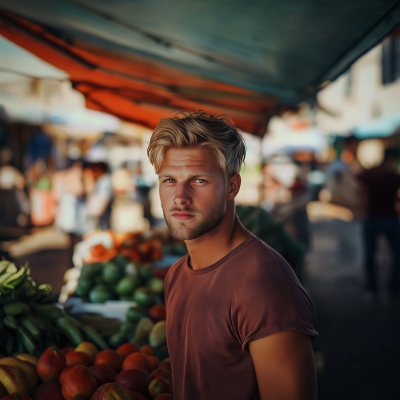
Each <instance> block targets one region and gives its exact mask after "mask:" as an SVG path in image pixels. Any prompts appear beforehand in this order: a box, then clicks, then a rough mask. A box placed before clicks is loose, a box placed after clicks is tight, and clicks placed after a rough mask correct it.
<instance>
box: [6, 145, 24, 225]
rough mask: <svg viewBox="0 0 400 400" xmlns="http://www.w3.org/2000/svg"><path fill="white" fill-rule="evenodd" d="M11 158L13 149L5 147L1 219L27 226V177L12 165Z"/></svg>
mask: <svg viewBox="0 0 400 400" xmlns="http://www.w3.org/2000/svg"><path fill="white" fill-rule="evenodd" d="M11 160H12V151H11V149H9V148H8V147H5V148H3V149H2V150H1V152H0V193H1V194H0V215H1V218H0V219H1V220H2V223H3V224H4V223H5V224H7V225H20V226H25V225H26V224H27V223H28V218H27V215H28V214H29V200H28V197H27V195H26V193H25V191H24V188H25V178H24V175H23V174H22V173H21V172H20V171H18V169H17V168H15V167H13V166H12V165H11Z"/></svg>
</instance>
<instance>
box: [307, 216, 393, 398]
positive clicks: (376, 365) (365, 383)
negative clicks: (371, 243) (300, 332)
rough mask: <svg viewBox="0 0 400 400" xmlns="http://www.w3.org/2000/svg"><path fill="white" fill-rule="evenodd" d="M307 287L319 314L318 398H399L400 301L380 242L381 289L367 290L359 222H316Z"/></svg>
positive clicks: (316, 350) (308, 263) (388, 254)
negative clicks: (392, 292)
mask: <svg viewBox="0 0 400 400" xmlns="http://www.w3.org/2000/svg"><path fill="white" fill-rule="evenodd" d="M311 232H312V233H311V234H312V236H311V249H310V251H309V253H308V254H307V257H306V265H305V267H304V271H303V285H304V287H305V288H306V290H307V292H308V293H309V294H310V296H311V298H312V300H313V302H314V305H315V307H316V310H317V321H318V331H319V333H320V336H319V338H318V339H317V340H316V342H315V344H314V351H315V353H316V354H317V359H318V364H319V368H318V370H319V374H318V399H319V400H333V399H335V400H337V399H340V400H347V399H349V400H350V399H351V400H358V399H360V400H361V399H362V400H375V399H376V400H378V399H379V400H383V399H388V400H389V399H395V398H399V396H400V394H399V385H398V381H397V379H399V372H400V367H399V356H400V302H399V301H398V300H397V301H395V302H394V301H392V300H391V299H390V297H389V294H388V291H387V290H386V286H387V285H388V277H389V272H390V266H391V264H390V261H391V256H390V252H389V249H388V247H387V245H386V242H385V241H384V240H383V239H382V240H381V238H380V240H379V252H378V255H377V260H378V265H379V278H380V290H379V294H378V296H377V297H376V298H372V297H371V296H369V294H368V293H366V292H365V291H364V284H365V277H364V273H363V272H364V271H363V243H362V240H361V224H360V222H358V221H353V222H350V223H345V222H341V221H333V222H326V223H320V224H313V225H312V228H311Z"/></svg>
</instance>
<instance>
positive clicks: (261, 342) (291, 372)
mask: <svg viewBox="0 0 400 400" xmlns="http://www.w3.org/2000/svg"><path fill="white" fill-rule="evenodd" d="M249 349H250V354H251V357H252V358H253V363H254V367H255V370H256V375H257V381H258V387H259V390H260V396H261V400H315V399H316V398H317V378H316V372H315V365H314V355H313V349H312V344H311V339H310V337H309V336H308V335H306V334H304V333H301V332H297V331H282V332H278V333H275V334H273V335H269V336H266V337H263V338H261V339H258V340H255V341H254V342H250V343H249Z"/></svg>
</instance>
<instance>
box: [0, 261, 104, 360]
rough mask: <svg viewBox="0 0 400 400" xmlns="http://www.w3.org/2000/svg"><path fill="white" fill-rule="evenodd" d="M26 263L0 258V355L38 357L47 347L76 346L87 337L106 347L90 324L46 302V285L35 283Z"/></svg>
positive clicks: (97, 344) (49, 288) (48, 293)
mask: <svg viewBox="0 0 400 400" xmlns="http://www.w3.org/2000/svg"><path fill="white" fill-rule="evenodd" d="M29 275H30V270H29V268H27V267H26V266H23V267H21V268H20V269H19V270H18V269H17V267H16V266H15V264H14V263H12V262H10V261H7V260H2V261H0V357H3V356H4V355H8V356H10V355H13V354H21V353H25V352H28V353H30V354H34V355H37V356H40V354H41V353H42V352H43V350H44V349H45V348H47V347H50V346H57V347H64V346H73V347H76V346H77V345H78V344H80V343H81V342H83V341H85V340H87V341H89V342H91V343H93V344H95V345H96V346H97V347H99V348H100V349H107V348H108V345H107V343H106V342H105V341H104V340H103V338H102V337H101V336H100V335H99V334H98V333H97V332H96V331H95V330H94V329H93V328H91V327H90V326H83V325H82V324H81V323H80V322H79V321H78V320H76V319H75V318H74V317H72V316H70V315H69V314H68V313H67V312H66V311H64V310H61V309H60V308H58V307H57V306H56V304H54V303H49V298H50V296H51V294H52V288H51V286H50V285H40V286H37V285H36V283H35V281H34V280H33V279H32V278H31V277H30V276H29Z"/></svg>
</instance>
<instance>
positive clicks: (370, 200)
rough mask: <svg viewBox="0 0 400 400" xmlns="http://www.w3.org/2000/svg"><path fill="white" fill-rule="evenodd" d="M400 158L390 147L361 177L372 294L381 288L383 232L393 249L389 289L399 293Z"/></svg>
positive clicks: (366, 262) (366, 256)
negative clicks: (379, 267)
mask: <svg viewBox="0 0 400 400" xmlns="http://www.w3.org/2000/svg"><path fill="white" fill-rule="evenodd" d="M398 157H399V151H398V149H387V150H386V151H385V158H384V161H383V163H382V164H381V165H380V166H378V167H375V168H372V169H370V170H367V171H365V172H364V173H362V174H361V175H360V176H359V178H360V180H361V182H362V183H363V184H364V185H365V190H366V197H367V212H366V219H365V221H364V224H363V237H364V256H365V267H366V273H367V290H368V291H369V292H371V293H373V294H376V293H377V290H378V280H377V268H376V260H375V257H376V249H377V239H378V236H379V235H384V236H385V237H386V239H387V241H388V244H389V247H390V250H391V252H392V273H391V280H390V284H389V291H390V293H391V295H392V296H394V297H397V296H398V295H399V294H400V246H399V244H400V242H399V241H400V223H399V213H398V208H397V205H396V199H397V201H398V191H399V189H400V175H399V173H398V171H397V162H398Z"/></svg>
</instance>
